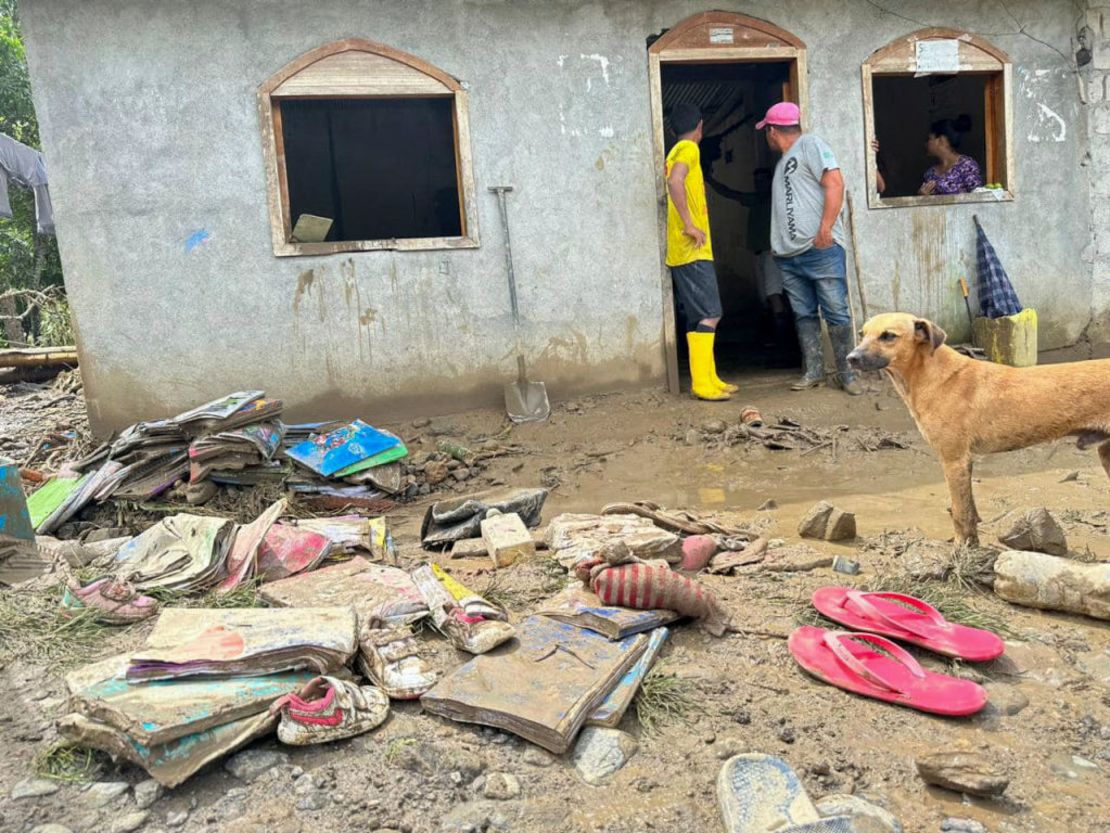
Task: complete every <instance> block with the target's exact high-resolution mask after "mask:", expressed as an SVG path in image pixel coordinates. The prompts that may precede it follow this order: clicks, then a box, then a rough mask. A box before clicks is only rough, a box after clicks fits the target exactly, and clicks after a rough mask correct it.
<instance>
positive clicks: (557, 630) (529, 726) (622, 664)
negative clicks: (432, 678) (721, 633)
mask: <svg viewBox="0 0 1110 833" xmlns="http://www.w3.org/2000/svg"><path fill="white" fill-rule="evenodd" d="M647 642H648V638H647V637H646V636H645V635H643V634H638V635H636V636H630V637H628V638H627V639H623V640H620V641H619V642H613V641H610V640H609V639H606V638H605V637H604V636H602V635H600V634H597V633H594V632H592V631H588V630H584V629H582V628H576V627H574V626H573V625H568V624H565V623H563V622H556V621H555V620H553V619H548V618H545V617H543V616H531V617H529V618H528V619H526V620H525V621H524V622H523V623H521V624H520V625H519V626H518V628H517V638H516V639H515V640H513V641H511V642H508V643H506V644H505V645H503V646H501V647H500V648H496V649H494V650H493V651H491V652H490V653H488V654H482V655H480V656H477V657H475V658H474V659H472V660H470V662H468V663H466V664H465V665H463V666H461V667H460V668H458V669H457V670H455V671H454V673H452V674H450V675H449V676H447V677H445V678H443V679H442V680H440V682H439V683H437V684H436V686H435V687H434V688H432V690H431V691H429V692H427V693H426V694H425V695H424V696H423V697H421V698H420V702H421V705H423V707H424V708H425V710H427V711H429V712H431V713H432V714H438V715H440V716H441V717H447V718H450V719H451V720H458V721H462V722H464V723H480V724H482V725H485V726H495V727H497V728H498V729H504V730H505V731H507V732H512V733H513V734H516V735H520V736H521V737H522V738H525V739H526V740H529V741H531V742H533V743H536V744H539V745H540V746H542V747H544V748H545V749H548V750H550V751H552V752H554V753H556V754H562V753H563V752H566V751H567V749H569V748H570V746H571V744H572V742H573V741H574V738H575V736H576V735H577V734H578V730H579V729H581V728H582V724H583V723H585V721H586V718H587V717H589V716H590V715H591V714H593V712H594V710H595V709H596V708H597V707H598V706H599V705H600V704H601V703H602V701H604V700H605V698H606V697H607V696H608V695H609V692H611V691H612V690H613V689H614V688H615V687H616V685H617V684H618V683H619V682H620V680H621V678H622V677H623V676H624V674H625V672H627V671H628V669H629V668H631V667H632V665H633V664H634V663H635V662H636V660H638V659H639V658H640V655H641V654H643V652H644V649H645V648H646V647H647Z"/></svg>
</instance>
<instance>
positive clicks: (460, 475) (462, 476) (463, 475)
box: [451, 466, 470, 483]
mask: <svg viewBox="0 0 1110 833" xmlns="http://www.w3.org/2000/svg"><path fill="white" fill-rule="evenodd" d="M451 476H452V477H453V478H455V479H456V480H457V481H459V482H460V483H462V482H463V481H464V480H466V479H467V478H468V477H470V469H468V468H467V467H466V466H459V467H458V468H457V469H452V471H451Z"/></svg>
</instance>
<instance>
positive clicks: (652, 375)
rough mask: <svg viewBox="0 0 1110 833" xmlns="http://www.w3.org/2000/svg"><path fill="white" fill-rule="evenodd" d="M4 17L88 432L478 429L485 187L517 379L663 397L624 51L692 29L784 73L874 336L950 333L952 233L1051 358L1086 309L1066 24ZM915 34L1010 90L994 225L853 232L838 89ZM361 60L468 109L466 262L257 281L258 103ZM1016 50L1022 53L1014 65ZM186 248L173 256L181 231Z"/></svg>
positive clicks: (961, 221)
mask: <svg viewBox="0 0 1110 833" xmlns="http://www.w3.org/2000/svg"><path fill="white" fill-rule="evenodd" d="M883 5H886V6H888V7H889V8H890V9H892V10H893V11H894V12H896V13H891V14H887V13H882V12H879V11H877V9H876V8H875V6H874V5H873V4H871V3H868V2H865V0H848V1H847V2H841V3H826V2H818V0H813V2H795V3H789V4H783V3H781V2H777V0H775V1H773V2H772V0H760V1H759V2H745V3H737V2H718V3H714V4H713V5H712V6H706V5H704V4H699V3H694V2H687V1H686V0H667V2H663V1H662V0H658V2H643V1H642V0H612V1H611V2H596V3H591V2H561V0H533V2H521V0H513V2H511V3H510V2H507V0H472V2H433V0H412V1H411V2H405V3H397V2H384V1H383V0H317V2H315V3H313V4H312V12H311V14H305V13H304V9H303V8H301V7H298V6H295V5H290V4H280V3H271V2H265V0H242V2H226V0H194V2H189V3H174V4H170V3H154V2H139V0H24V2H22V3H21V10H22V13H23V17H24V23H25V28H26V31H27V34H28V40H29V58H30V62H31V71H32V80H33V85H34V91H35V99H36V105H37V107H38V111H39V116H40V120H41V123H42V134H43V139H44V146H45V152H46V156H47V161H48V164H49V166H50V171H51V176H52V189H53V192H54V201H55V205H56V208H57V215H58V216H57V220H58V228H59V242H60V245H61V251H62V256H63V260H64V264H65V269H66V275H67V284H68V286H69V290H70V294H71V299H72V303H73V307H74V309H75V311H76V314H77V324H78V329H79V334H80V347H81V351H82V367H83V370H84V373H85V379H86V385H87V391H88V394H89V397H90V406H91V413H92V415H93V418H94V421H95V422H96V424H97V425H99V426H100V427H115V426H118V425H120V424H122V423H126V422H129V421H132V420H133V419H135V418H138V417H145V416H153V415H161V414H164V413H166V412H168V411H174V410H176V409H179V408H183V407H185V406H187V405H189V404H191V403H194V402H196V401H199V400H202V399H205V398H207V397H210V396H215V395H218V394H220V393H222V392H224V391H226V390H231V389H236V388H243V387H253V386H258V387H262V388H265V389H266V390H267V391H268V392H269V393H270V394H272V395H275V396H281V397H284V398H286V399H287V400H288V401H289V402H290V403H291V404H292V405H293V406H294V409H293V411H294V414H295V415H305V416H309V415H321V416H322V415H334V416H341V415H354V414H356V413H361V414H363V415H365V416H367V417H369V418H375V417H379V416H380V415H381V414H382V413H383V409H387V408H388V409H389V410H394V411H395V410H399V409H405V408H408V409H410V410H413V409H416V408H421V409H424V410H426V411H427V410H430V409H435V410H441V411H442V410H450V409H451V408H453V407H454V408H457V407H461V406H463V405H466V404H469V403H474V402H475V401H485V402H489V403H492V402H495V401H497V399H498V398H499V388H500V382H501V380H502V379H503V378H505V377H506V376H508V375H510V374H511V373H512V369H513V360H512V350H513V341H512V336H511V326H510V321H509V317H508V314H507V309H508V296H507V291H506V288H505V269H504V261H503V249H502V247H501V245H500V244H501V237H500V231H499V225H498V219H497V213H496V203H495V201H494V199H493V198H492V196H490V195H488V194H487V193H486V186H488V185H492V184H497V183H511V184H513V185H515V186H516V188H517V191H516V192H515V193H514V194H513V195H511V196H510V212H511V220H510V222H511V223H512V228H513V246H514V257H515V261H516V266H517V274H518V280H519V283H520V294H521V307H522V311H523V314H524V315H525V317H526V318H527V319H528V320H529V326H528V340H529V343H528V355H529V362H530V366H531V367H532V368H533V375H534V376H535V377H536V378H541V379H545V380H547V381H548V382H549V386H550V387H551V389H552V391H553V393H554V394H555V395H556V396H558V395H559V394H560V393H561V392H569V391H576V390H587V389H590V388H606V387H615V386H619V385H624V384H635V383H645V382H655V383H657V382H659V381H660V380H661V379H662V376H663V366H664V365H663V356H662V348H661V341H660V337H661V336H660V334H661V317H662V304H661V291H660V258H659V228H658V206H657V203H656V182H655V177H656V174H657V172H656V171H655V170H654V165H653V162H652V143H651V134H650V116H649V99H648V81H647V61H646V54H645V38H646V37H647V36H648V35H649V34H651V33H656V32H659V31H660V30H661V29H663V28H665V27H670V26H673V25H675V24H677V23H678V22H679V21H681V20H682V19H683V18H685V17H687V16H688V15H690V14H693V13H696V12H699V11H704V10H705V9H706V8H710V7H716V8H723V9H726V10H735V11H739V12H743V13H745V14H751V15H754V16H757V17H762V18H765V19H768V20H770V21H772V22H774V23H776V24H778V25H780V26H782V27H784V28H786V29H788V30H790V31H792V32H793V33H794V34H796V35H798V36H799V37H801V38H802V39H803V40H804V41H805V42H806V43H807V44H808V46H809V82H810V101H811V106H812V111H811V119H812V124H813V126H814V128H815V129H816V130H817V131H818V132H819V133H821V134H822V135H823V136H824V137H825V138H827V139H828V140H829V141H830V142H831V143H832V145H833V146H834V148H835V149H836V150H837V151H838V152H839V154H840V157H841V160H842V164H843V168H844V173H845V177H846V179H847V181H848V184H849V187H850V188H851V189H852V190H853V191H854V192H855V193H856V195H857V196H856V203H857V213H858V216H857V225H858V236H859V241H860V256H861V259H862V264H863V274H864V276H865V279H866V282H867V288H868V294H869V296H870V301H871V304H872V306H873V307H874V308H899V309H906V310H914V311H918V312H921V313H922V314H928V315H931V316H933V317H934V318H937V319H938V320H940V321H941V322H942V323H943V324H944V325H945V326H946V327H948V328H949V329H950V331H951V332H952V333H953V335H954V336H956V337H960V336H963V335H966V329H967V327H966V319H965V317H964V312H963V302H962V299H961V298H960V297H959V294H958V292H957V291H956V288H955V287H956V279H957V278H958V277H959V275H961V274H966V275H969V276H971V275H973V274H974V232H973V225H972V222H971V215H972V214H973V213H978V214H979V216H980V217H981V218H982V220H983V222H984V224H985V226H986V228H987V229H988V231H989V233H990V236H991V239H992V241H993V242H994V243H995V245H996V247H997V248H998V250H999V252H1000V254H1001V256H1002V257H1003V259H1004V262H1005V264H1006V267H1007V269H1008V270H1009V272H1010V275H1011V277H1012V278H1013V279H1014V282H1015V284H1017V287H1018V290H1019V292H1020V293H1021V296H1022V298H1023V300H1024V301H1025V302H1026V303H1027V304H1029V305H1032V306H1035V307H1037V308H1038V310H1039V311H1040V318H1041V339H1042V346H1043V347H1053V346H1060V345H1064V344H1067V343H1070V342H1072V341H1074V340H1075V339H1076V338H1077V336H1078V335H1079V334H1080V332H1081V331H1083V329H1084V328H1085V327H1087V325H1088V323H1089V321H1090V319H1091V313H1092V305H1093V304H1094V305H1095V307H1096V308H1097V309H1096V311H1099V312H1100V314H1101V313H1105V311H1106V309H1107V308H1108V307H1110V293H1108V292H1107V291H1106V290H1105V288H1104V289H1103V290H1101V292H1102V294H1100V295H1098V296H1097V298H1096V297H1095V296H1094V295H1093V293H1092V285H1091V265H1090V263H1089V262H1084V260H1083V258H1082V253H1083V251H1084V249H1085V247H1087V245H1088V243H1089V241H1090V229H1089V224H1088V217H1089V216H1090V211H1089V203H1088V187H1087V181H1086V173H1085V169H1083V168H1081V165H1080V163H1081V160H1082V159H1083V155H1084V153H1085V151H1086V143H1087V138H1086V137H1087V128H1086V122H1085V119H1084V114H1083V113H1082V112H1081V106H1080V103H1079V101H1080V99H1079V96H1078V93H1077V79H1076V76H1075V72H1074V64H1073V63H1069V61H1068V60H1067V59H1066V58H1065V57H1063V56H1061V55H1060V54H1058V53H1057V52H1056V51H1055V50H1056V49H1058V50H1059V51H1060V52H1062V53H1064V54H1065V55H1067V54H1070V52H1071V48H1070V37H1071V36H1072V34H1074V31H1073V26H1074V22H1075V14H1074V11H1073V9H1074V7H1073V5H1072V4H1071V3H1070V2H1068V0H1052V2H1045V1H1044V0H1010V2H1009V3H1007V6H1008V7H1009V9H1010V11H1011V12H1012V13H1013V16H1014V17H1015V18H1016V19H1017V20H1018V21H1020V23H1021V25H1023V26H1024V27H1025V28H1026V29H1027V31H1028V32H1030V33H1032V34H1034V35H1035V36H1036V38H1037V39H1038V40H1035V39H1034V38H1032V37H1029V36H1026V35H1022V34H1018V33H1017V30H1018V28H1019V26H1018V23H1017V22H1015V21H1014V20H1012V19H1010V18H1009V17H1007V16H1006V14H1005V13H1004V12H1003V11H1002V10H1001V8H1000V5H999V4H998V3H995V2H986V1H984V2H964V1H963V0H945V2H936V3H930V4H927V7H923V6H922V4H919V3H915V2H910V1H909V0H884V4H883ZM905 18H917V20H918V22H919V23H920V25H921V26H925V25H943V26H952V27H957V28H966V29H970V30H972V31H979V32H991V33H996V32H1013V33H1014V34H1009V35H991V36H990V40H992V41H993V42H994V43H995V44H997V45H998V46H999V47H1001V48H1002V49H1004V50H1006V51H1007V52H1009V53H1010V55H1011V56H1012V58H1013V60H1014V62H1015V89H1014V93H1015V97H1014V107H1015V147H1014V148H1013V150H1014V152H1015V154H1016V157H1017V181H1016V190H1017V193H1018V199H1017V201H1015V202H1014V203H1010V204H997V205H975V206H962V207H945V208H941V207H929V208H909V209H899V210H890V211H869V210H867V208H866V200H865V199H864V198H863V197H864V194H863V169H864V150H863V127H862V125H863V112H862V105H861V93H860V83H859V67H860V64H861V63H862V62H863V60H864V59H866V58H867V56H868V55H869V54H870V53H871V52H872V51H874V50H875V49H877V48H879V47H881V46H883V45H885V44H886V43H887V42H889V41H890V40H891V39H893V38H895V37H897V36H899V35H903V34H906V33H908V32H910V31H912V30H915V29H917V28H919V25H918V24H917V23H914V22H910V21H908V20H907V19H905ZM343 37H365V38H368V39H371V40H377V41H380V42H383V43H386V44H389V45H391V46H394V47H397V48H399V49H403V50H406V51H409V52H412V53H413V54H415V55H418V56H420V57H421V58H424V59H426V60H428V61H430V62H432V63H434V64H436V65H437V66H439V67H440V68H442V69H444V70H446V71H447V72H450V73H452V74H453V75H455V76H457V77H459V78H460V79H463V80H464V81H466V82H467V84H468V85H469V88H470V122H471V133H472V144H473V149H474V173H475V177H476V180H477V184H478V192H479V193H478V202H479V210H480V225H479V234H480V236H481V241H482V246H481V248H480V249H478V250H471V251H451V252H422V253H418V252H407V253H390V252H375V253H361V254H356V255H336V256H331V257H320V258H281V259H278V258H275V257H273V255H272V252H271V248H270V238H269V233H270V232H269V222H268V217H267V209H266V191H265V177H264V175H263V164H262V154H261V139H260V134H259V125H258V117H257V113H256V109H255V106H256V105H255V101H256V99H255V91H256V88H257V86H258V84H259V83H260V82H261V81H263V80H264V79H265V78H266V77H268V76H269V75H270V74H271V73H273V72H274V71H275V70H277V69H278V68H280V67H281V66H282V65H283V64H285V63H286V62H287V61H289V60H291V59H292V58H294V57H296V56H297V55H299V54H301V53H303V52H305V51H307V50H309V49H312V48H314V47H316V46H319V45H320V44H323V43H326V42H329V41H332V40H335V39H339V38H343ZM1040 41H1043V42H1044V43H1042V42H1040ZM199 230H204V231H206V232H207V233H208V234H209V238H208V240H207V242H205V243H202V244H201V245H199V246H196V247H195V248H193V249H192V250H191V251H187V250H186V245H185V243H186V240H187V239H189V238H190V236H191V235H193V234H194V233H195V232H197V231H199Z"/></svg>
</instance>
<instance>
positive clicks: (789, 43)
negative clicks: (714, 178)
mask: <svg viewBox="0 0 1110 833" xmlns="http://www.w3.org/2000/svg"><path fill="white" fill-rule="evenodd" d="M725 33H728V34H725ZM779 62H782V63H787V62H789V64H790V78H789V80H788V81H787V82H786V83H785V84H784V85H783V95H784V97H785V98H786V99H788V100H790V101H793V102H794V103H795V104H797V105H798V106H799V107H801V109H802V128H803V129H806V128H807V126H808V121H809V84H808V80H807V74H806V45H805V43H804V42H803V41H801V40H799V39H798V38H797V37H795V36H794V35H792V34H791V33H790V32H787V31H786V30H785V29H780V28H779V27H778V26H775V25H774V24H773V23H768V22H767V21H766V20H760V19H759V18H755V17H749V16H748V15H743V14H734V13H731V12H703V13H701V14H696V15H693V16H692V17H688V18H686V19H685V20H683V21H682V22H681V23H679V24H678V25H677V26H675V27H674V28H673V29H669V30H668V31H667V32H666V33H665V34H664V35H663V36H662V37H660V38H659V39H658V40H657V41H655V43H653V44H652V45H651V46H650V47H648V84H649V87H650V93H651V133H652V143H653V145H654V165H653V168H652V169H653V170H654V171H656V172H657V173H658V176H656V178H655V185H656V198H657V202H658V204H659V206H660V209H661V210H660V211H659V230H660V234H659V240H660V258H659V263H660V271H661V273H662V290H663V353H664V360H665V362H666V368H667V389H668V390H669V391H670V392H671V393H678V392H679V387H680V385H679V375H678V342H677V337H678V336H677V332H676V329H675V310H674V289H673V287H672V285H671V272H670V269H668V268H667V266H666V260H667V258H666V248H667V190H666V185H665V184H664V181H663V176H662V171H663V170H664V166H665V161H666V155H667V154H666V144H665V143H666V138H665V136H664V133H663V82H662V71H661V67H662V65H663V64H665V63H666V64H748V63H779Z"/></svg>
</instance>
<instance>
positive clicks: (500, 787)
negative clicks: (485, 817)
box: [482, 772, 520, 801]
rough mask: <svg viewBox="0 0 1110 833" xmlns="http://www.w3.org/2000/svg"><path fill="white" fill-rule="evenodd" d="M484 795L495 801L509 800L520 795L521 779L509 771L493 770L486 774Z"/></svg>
mask: <svg viewBox="0 0 1110 833" xmlns="http://www.w3.org/2000/svg"><path fill="white" fill-rule="evenodd" d="M482 795H484V796H485V797H486V798H490V799H493V800H494V801H508V800H509V799H511V798H516V797H517V796H519V795H520V781H519V780H517V777H516V776H515V775H512V774H511V773H508V772H491V773H490V774H489V775H487V776H486V785H485V786H484V787H483V788H482Z"/></svg>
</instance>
